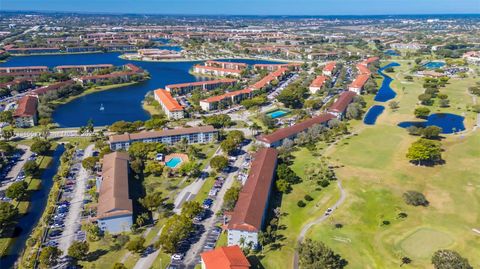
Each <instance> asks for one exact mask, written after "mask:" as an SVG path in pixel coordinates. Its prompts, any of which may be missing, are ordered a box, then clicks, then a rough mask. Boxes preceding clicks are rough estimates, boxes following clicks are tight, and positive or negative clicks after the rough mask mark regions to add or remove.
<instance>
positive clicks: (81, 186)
mask: <svg viewBox="0 0 480 269" xmlns="http://www.w3.org/2000/svg"><path fill="white" fill-rule="evenodd" d="M94 146H95V145H93V144H91V145H89V146H88V147H87V148H86V149H85V152H84V154H83V158H82V160H83V159H85V158H87V157H90V156H92V153H93V148H94ZM78 163H80V166H81V162H80V160H79V161H78ZM89 176H90V173H89V172H88V171H87V170H85V169H84V168H83V167H81V168H80V171H79V173H78V176H77V178H76V180H75V188H74V194H73V197H72V200H71V201H70V210H69V212H68V214H67V216H66V218H65V228H64V231H63V235H62V237H60V239H59V240H58V247H59V248H60V250H62V251H63V253H64V254H66V253H67V252H68V248H69V247H70V245H71V244H72V243H73V241H74V240H75V233H76V232H77V231H78V230H79V229H80V225H81V217H82V210H83V199H84V198H85V191H86V190H87V181H88V177H89Z"/></svg>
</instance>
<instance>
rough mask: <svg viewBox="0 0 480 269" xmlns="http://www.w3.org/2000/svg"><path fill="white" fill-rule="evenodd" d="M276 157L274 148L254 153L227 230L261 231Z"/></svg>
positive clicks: (276, 153)
mask: <svg viewBox="0 0 480 269" xmlns="http://www.w3.org/2000/svg"><path fill="white" fill-rule="evenodd" d="M277 156H278V152H277V150H276V149H274V148H262V149H260V150H259V151H257V153H255V156H254V157H253V161H252V166H251V167H250V172H249V173H248V178H247V181H246V183H245V185H244V186H243V188H242V191H241V192H240V194H239V196H238V201H237V204H236V205H235V209H234V210H233V215H232V219H231V220H230V222H229V223H228V229H229V230H240V231H250V232H258V231H260V230H261V229H262V222H263V219H264V218H263V215H264V213H265V207H266V206H267V201H268V197H269V193H270V188H271V187H272V181H273V178H274V175H275V166H276V163H277Z"/></svg>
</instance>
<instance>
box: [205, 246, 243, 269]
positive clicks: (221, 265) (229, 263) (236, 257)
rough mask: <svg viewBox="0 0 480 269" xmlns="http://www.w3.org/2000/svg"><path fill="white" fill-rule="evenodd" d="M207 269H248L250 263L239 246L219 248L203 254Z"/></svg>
mask: <svg viewBox="0 0 480 269" xmlns="http://www.w3.org/2000/svg"><path fill="white" fill-rule="evenodd" d="M201 257H202V261H203V263H204V264H205V267H206V269H248V268H250V263H249V262H248V260H247V258H246V257H245V255H244V254H243V252H242V250H241V249H240V247H239V246H237V245H235V246H229V247H219V248H216V249H214V250H211V251H207V252H203V253H202V254H201Z"/></svg>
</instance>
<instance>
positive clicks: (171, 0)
mask: <svg viewBox="0 0 480 269" xmlns="http://www.w3.org/2000/svg"><path fill="white" fill-rule="evenodd" d="M0 10H28V11H75V12H93V13H139V14H195V15H200V14H201V15H218V14H222V15H390V14H392V15H394V14H460V13H464V14H465V13H468V14H480V0H0Z"/></svg>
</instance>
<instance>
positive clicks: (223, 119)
mask: <svg viewBox="0 0 480 269" xmlns="http://www.w3.org/2000/svg"><path fill="white" fill-rule="evenodd" d="M203 123H204V124H207V125H212V126H213V127H215V128H225V127H229V126H230V125H232V124H233V123H232V118H230V116H229V115H227V114H217V115H212V116H209V117H205V118H203Z"/></svg>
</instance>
